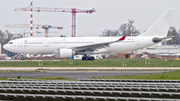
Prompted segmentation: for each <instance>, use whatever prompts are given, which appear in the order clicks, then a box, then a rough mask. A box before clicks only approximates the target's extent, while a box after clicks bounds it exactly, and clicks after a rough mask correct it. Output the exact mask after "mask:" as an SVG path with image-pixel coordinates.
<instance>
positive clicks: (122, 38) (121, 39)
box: [118, 36, 126, 41]
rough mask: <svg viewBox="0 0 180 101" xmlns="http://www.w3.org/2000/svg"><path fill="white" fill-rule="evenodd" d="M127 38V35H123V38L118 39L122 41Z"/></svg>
mask: <svg viewBox="0 0 180 101" xmlns="http://www.w3.org/2000/svg"><path fill="white" fill-rule="evenodd" d="M125 38H126V36H123V37H122V38H120V39H119V40H118V41H122V40H124V39H125Z"/></svg>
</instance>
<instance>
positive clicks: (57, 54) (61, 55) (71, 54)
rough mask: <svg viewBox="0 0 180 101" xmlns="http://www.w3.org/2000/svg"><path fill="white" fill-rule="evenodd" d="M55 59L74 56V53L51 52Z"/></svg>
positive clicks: (59, 50) (63, 50)
mask: <svg viewBox="0 0 180 101" xmlns="http://www.w3.org/2000/svg"><path fill="white" fill-rule="evenodd" d="M52 53H53V54H55V57H56V58H67V57H72V56H73V55H75V51H73V50H72V49H57V50H54V51H53V52H52Z"/></svg>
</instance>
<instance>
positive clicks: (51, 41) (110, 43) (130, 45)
mask: <svg viewBox="0 0 180 101" xmlns="http://www.w3.org/2000/svg"><path fill="white" fill-rule="evenodd" d="M174 13H175V9H174V8H169V9H167V10H166V11H165V12H164V13H163V14H162V15H161V16H160V17H159V18H158V19H157V20H156V21H155V22H154V23H153V24H152V25H151V26H150V28H149V29H148V30H147V31H146V32H144V33H142V34H140V35H139V36H135V37H133V36H123V37H121V38H119V37H29V38H20V39H15V40H11V41H9V42H8V43H7V44H5V45H4V46H3V48H4V49H6V50H8V51H11V52H14V53H22V54H55V57H56V58H66V57H72V56H73V55H83V57H82V60H95V58H94V57H93V56H91V55H92V54H100V53H120V52H127V51H134V50H137V49H142V48H145V47H148V46H152V45H154V44H157V43H160V42H162V41H165V40H168V39H171V38H172V37H167V33H168V30H169V27H170V23H171V21H172V18H173V16H174ZM22 60H23V59H22Z"/></svg>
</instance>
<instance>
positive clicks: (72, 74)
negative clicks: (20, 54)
mask: <svg viewBox="0 0 180 101" xmlns="http://www.w3.org/2000/svg"><path fill="white" fill-rule="evenodd" d="M44 71H45V72H44ZM168 71H169V70H152V71H147V70H143V71H142V70H141V71H139V70H138V71H132V70H131V71H95V70H88V71H75V70H59V71H50V70H43V71H41V72H39V73H38V72H37V73H13V72H11V73H0V77H17V76H21V77H22V78H23V77H31V78H37V77H59V76H61V77H66V78H69V79H78V78H91V77H93V76H94V77H101V78H103V76H104V77H107V76H122V75H140V74H152V73H163V72H168Z"/></svg>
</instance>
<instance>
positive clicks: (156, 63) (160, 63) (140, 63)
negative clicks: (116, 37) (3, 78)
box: [0, 59, 180, 67]
mask: <svg viewBox="0 0 180 101" xmlns="http://www.w3.org/2000/svg"><path fill="white" fill-rule="evenodd" d="M146 61H147V63H148V64H145V59H103V60H95V61H82V60H74V61H73V64H69V60H65V61H64V60H62V61H43V62H42V67H124V66H122V63H123V62H124V64H125V63H126V66H127V67H180V63H179V62H180V61H179V60H167V61H165V60H163V59H151V60H150V64H149V60H146ZM71 63H72V62H71ZM38 64H39V62H38V61H14V62H13V61H6V62H2V61H0V67H40V66H38Z"/></svg>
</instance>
